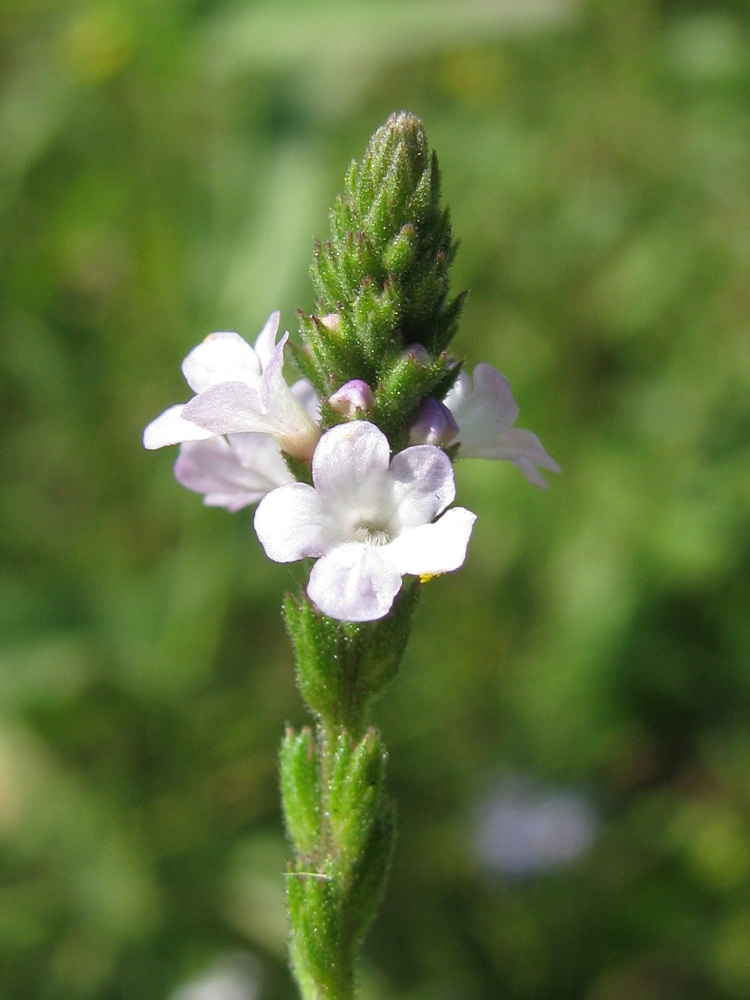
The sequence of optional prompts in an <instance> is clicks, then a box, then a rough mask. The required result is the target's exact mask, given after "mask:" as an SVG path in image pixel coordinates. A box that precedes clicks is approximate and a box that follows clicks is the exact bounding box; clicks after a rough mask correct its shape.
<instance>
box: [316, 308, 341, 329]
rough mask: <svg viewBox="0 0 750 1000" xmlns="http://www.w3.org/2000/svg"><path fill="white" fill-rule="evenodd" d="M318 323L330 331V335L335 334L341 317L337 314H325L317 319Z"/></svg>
mask: <svg viewBox="0 0 750 1000" xmlns="http://www.w3.org/2000/svg"><path fill="white" fill-rule="evenodd" d="M318 322H319V323H320V325H321V326H324V327H325V328H326V330H330V331H331V333H336V332H337V331H338V328H339V325H340V323H341V317H340V316H339V314H338V313H326V315H325V316H319V317H318Z"/></svg>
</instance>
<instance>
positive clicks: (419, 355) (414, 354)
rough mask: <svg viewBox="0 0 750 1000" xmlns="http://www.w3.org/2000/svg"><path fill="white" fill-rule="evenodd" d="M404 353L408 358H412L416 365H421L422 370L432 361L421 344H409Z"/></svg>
mask: <svg viewBox="0 0 750 1000" xmlns="http://www.w3.org/2000/svg"><path fill="white" fill-rule="evenodd" d="M404 353H405V354H406V356H407V357H408V358H413V359H414V361H416V363H417V364H418V365H422V367H423V368H426V367H427V365H429V363H430V362H431V361H432V358H431V357H430V352H429V351H428V350H427V348H426V347H425V346H424V345H423V344H409V346H408V347H407V348H406V351H405V352H404Z"/></svg>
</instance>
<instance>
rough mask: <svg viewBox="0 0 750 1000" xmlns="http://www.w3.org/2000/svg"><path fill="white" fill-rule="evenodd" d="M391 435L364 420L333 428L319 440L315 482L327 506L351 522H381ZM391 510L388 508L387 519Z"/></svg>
mask: <svg viewBox="0 0 750 1000" xmlns="http://www.w3.org/2000/svg"><path fill="white" fill-rule="evenodd" d="M390 454H391V452H390V446H389V444H388V438H387V437H386V436H385V434H383V432H382V431H381V430H379V429H378V428H377V427H375V425H374V424H370V423H368V422H367V421H365V420H353V421H351V422H349V423H345V424H338V425H337V426H336V427H332V428H331V430H329V431H327V433H326V434H324V435H323V437H322V438H321V439H320V441H319V442H318V446H317V448H316V449H315V454H314V455H313V461H312V474H313V482H314V483H315V488H316V490H317V491H318V492H319V493H320V495H321V497H322V498H323V500H324V502H325V503H326V505H328V506H329V507H330V508H331V510H335V511H337V512H339V513H340V514H341V515H342V516H343V517H344V519H345V520H346V521H348V522H349V523H354V522H359V523H367V522H368V521H371V520H375V521H377V522H381V521H382V520H383V514H384V502H385V498H386V495H387V492H388V483H387V479H386V477H387V473H388V464H389V461H390ZM390 513H391V510H390V505H389V509H388V510H387V511H385V518H386V519H387V518H388V517H389V516H390Z"/></svg>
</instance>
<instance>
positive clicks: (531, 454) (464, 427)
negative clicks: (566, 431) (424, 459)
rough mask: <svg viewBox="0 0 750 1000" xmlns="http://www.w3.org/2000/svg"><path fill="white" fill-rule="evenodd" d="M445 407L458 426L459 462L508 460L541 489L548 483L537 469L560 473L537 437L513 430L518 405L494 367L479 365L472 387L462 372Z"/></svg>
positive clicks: (507, 385) (502, 377) (518, 428)
mask: <svg viewBox="0 0 750 1000" xmlns="http://www.w3.org/2000/svg"><path fill="white" fill-rule="evenodd" d="M445 405H446V406H447V407H448V409H449V410H450V411H451V413H452V414H453V416H454V418H455V420H456V423H457V424H458V435H457V437H456V438H455V440H454V442H453V443H454V444H457V445H459V449H458V455H457V457H458V458H498V459H505V460H506V461H508V462H512V463H513V465H516V466H517V467H518V468H519V469H520V470H521V472H523V474H524V475H525V476H526V478H527V479H528V481H529V482H530V483H533V484H534V485H535V486H541V487H546V486H547V483H546V481H545V479H544V477H543V476H542V474H541V473H540V472H539V470H538V469H537V466H538V465H540V466H541V467H542V468H543V469H549V470H550V471H551V472H559V471H560V466H559V465H558V464H557V462H556V461H555V460H554V458H551V457H550V456H549V455H548V454H547V452H546V451H545V449H544V445H543V444H542V442H541V441H540V440H539V438H538V437H537V436H536V434H532V432H531V431H526V430H522V429H521V428H520V427H514V426H513V424H514V423H515V422H516V419H517V417H518V412H519V410H518V403H516V401H515V399H514V398H513V392H512V391H511V388H510V382H509V381H508V379H507V378H506V377H505V375H502V374H501V373H500V372H499V371H497V369H496V368H493V367H492V365H487V364H478V365H477V366H476V367H475V368H474V384H473V385H472V380H471V379H470V378H469V376H468V374H467V373H466V372H461V374H460V375H459V376H458V379H457V380H456V383H455V385H454V386H453V388H452V389H451V391H450V392H449V393H448V395H447V396H446V397H445Z"/></svg>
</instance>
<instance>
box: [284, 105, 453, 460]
mask: <svg viewBox="0 0 750 1000" xmlns="http://www.w3.org/2000/svg"><path fill="white" fill-rule="evenodd" d="M330 223H331V236H330V239H328V240H326V241H324V242H316V244H315V252H314V261H313V265H312V269H311V271H312V279H313V284H314V287H315V292H316V294H317V305H316V312H315V313H313V314H311V315H306V314H304V313H301V314H300V334H301V338H302V347H298V348H296V350H295V359H296V361H297V363H298V365H299V367H300V369H301V370H302V372H303V374H305V375H306V376H307V378H308V379H309V380H310V381H311V382H312V384H313V385H314V386H315V388H316V389H317V391H318V393H319V394H320V395H321V397H322V399H323V406H322V422H323V426H324V428H328V427H330V426H333V425H334V424H336V423H339V422H340V421H341V419H342V417H341V415H340V414H339V413H337V412H335V411H334V410H332V409H331V408H329V407H327V406H326V402H325V401H326V398H327V397H328V396H330V394H331V393H332V392H334V391H335V390H336V389H338V388H340V387H341V386H342V385H344V384H345V383H346V382H349V381H351V380H353V379H362V380H363V381H364V382H366V383H367V384H368V385H369V386H370V387H371V389H372V390H373V392H374V394H375V405H374V409H373V411H372V413H370V414H367V419H368V420H371V421H372V422H373V423H375V424H377V425H378V426H379V427H380V428H381V430H383V432H384V433H385V434H386V435H387V436H388V437H389V439H390V441H391V444H392V445H393V447H394V448H396V449H398V448H400V447H402V446H403V444H404V443H405V439H406V434H407V428H408V421H409V418H410V417H411V415H412V414H413V412H414V410H415V409H416V407H417V406H418V405H419V403H420V402H421V401H422V400H423V399H424V398H425V397H426V396H430V395H432V396H437V397H438V398H440V399H442V398H443V397H444V396H445V394H446V393H447V392H448V390H449V389H450V387H451V385H452V384H453V382H454V380H455V378H456V376H457V374H458V370H459V369H458V365H457V363H456V361H455V360H453V359H451V358H449V356H448V354H447V347H448V345H449V343H450V341H451V339H452V337H453V335H454V333H455V331H456V325H457V321H458V316H459V313H460V311H461V307H462V304H463V299H464V295H463V294H461V295H458V296H456V297H455V298H451V297H450V266H451V264H452V262H453V259H454V257H455V254H456V250H457V248H458V244H457V243H456V241H455V240H454V239H453V235H452V232H451V225H450V218H449V213H448V210H447V209H445V208H443V207H442V206H441V204H440V170H439V167H438V161H437V156H436V154H435V152H434V151H431V150H430V149H429V147H428V144H427V139H426V137H425V133H424V129H423V127H422V123H421V122H420V120H419V119H418V118H416V117H415V116H414V115H411V114H408V113H406V112H401V113H399V114H395V115H392V116H391V117H390V118H389V119H388V121H387V122H386V123H385V124H384V125H383V126H382V127H381V128H379V129H378V130H377V132H376V133H375V134H374V135H373V137H372V139H371V140H370V143H369V145H368V147H367V150H366V152H365V156H364V158H363V160H362V162H361V163H357V162H354V163H352V165H351V167H350V169H349V172H348V174H347V177H346V181H345V193H344V194H343V195H342V196H340V197H338V198H337V200H336V203H335V205H334V207H333V208H332V210H331V212H330ZM415 345H419V349H417V350H412V348H413V347H414V346H415ZM421 348H424V349H425V350H424V351H422V350H421Z"/></svg>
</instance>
